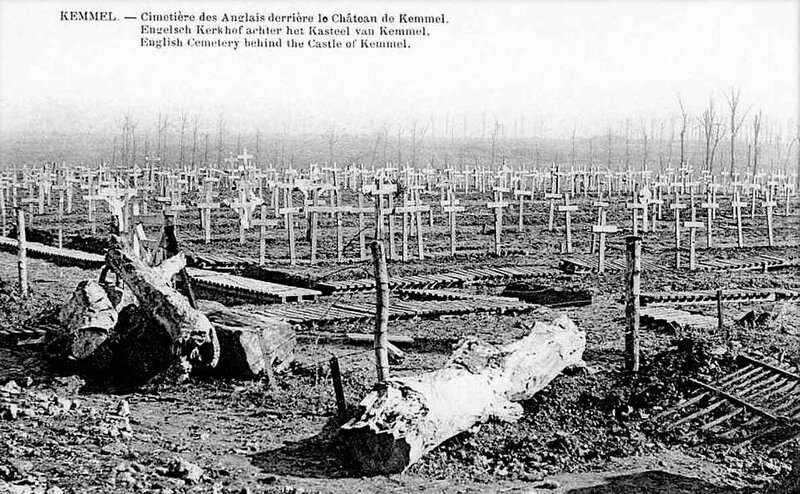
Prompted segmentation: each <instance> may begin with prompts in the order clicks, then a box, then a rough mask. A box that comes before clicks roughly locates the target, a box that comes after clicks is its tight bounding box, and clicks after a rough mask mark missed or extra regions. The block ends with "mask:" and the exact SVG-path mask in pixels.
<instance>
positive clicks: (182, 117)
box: [178, 111, 189, 168]
mask: <svg viewBox="0 0 800 494" xmlns="http://www.w3.org/2000/svg"><path fill="white" fill-rule="evenodd" d="M188 119H189V117H187V115H186V112H185V111H181V112H180V113H179V114H178V122H179V123H178V125H179V128H180V140H179V141H178V164H179V165H180V167H181V168H183V163H184V157H185V156H186V152H185V145H184V144H185V137H186V124H187V122H188Z"/></svg>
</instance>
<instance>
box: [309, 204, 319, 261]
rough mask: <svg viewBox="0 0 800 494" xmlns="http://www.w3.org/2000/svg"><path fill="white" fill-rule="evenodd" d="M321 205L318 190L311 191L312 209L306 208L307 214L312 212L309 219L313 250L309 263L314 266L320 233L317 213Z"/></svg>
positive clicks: (311, 249)
mask: <svg viewBox="0 0 800 494" xmlns="http://www.w3.org/2000/svg"><path fill="white" fill-rule="evenodd" d="M318 205H319V192H318V191H317V189H314V190H312V191H311V206H312V207H311V208H306V212H308V211H309V210H310V211H311V216H310V217H309V230H310V231H309V237H310V240H311V248H310V251H311V253H310V257H309V262H310V263H311V264H314V263H315V262H317V245H318V240H317V236H318V235H319V232H318V231H317V227H318V221H319V215H318V213H317V209H316V208H317V206H318Z"/></svg>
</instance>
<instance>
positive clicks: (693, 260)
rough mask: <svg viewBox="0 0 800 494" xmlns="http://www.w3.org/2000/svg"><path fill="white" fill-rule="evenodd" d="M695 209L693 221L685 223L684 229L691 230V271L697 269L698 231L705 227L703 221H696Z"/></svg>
mask: <svg viewBox="0 0 800 494" xmlns="http://www.w3.org/2000/svg"><path fill="white" fill-rule="evenodd" d="M694 211H695V210H694V208H692V219H691V221H684V222H683V226H684V228H688V229H689V271H694V270H695V269H697V236H696V235H697V233H696V232H697V229H698V228H702V227H703V222H702V221H696V218H695V212H694Z"/></svg>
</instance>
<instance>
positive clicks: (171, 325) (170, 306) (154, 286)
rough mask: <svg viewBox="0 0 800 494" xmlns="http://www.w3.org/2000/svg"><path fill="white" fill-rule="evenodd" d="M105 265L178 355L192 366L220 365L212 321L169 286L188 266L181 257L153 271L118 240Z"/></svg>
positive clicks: (113, 245)
mask: <svg viewBox="0 0 800 494" xmlns="http://www.w3.org/2000/svg"><path fill="white" fill-rule="evenodd" d="M106 263H107V264H108V266H109V267H110V268H111V269H112V270H113V271H114V273H116V275H117V276H119V277H120V278H121V279H122V280H123V281H124V282H125V284H126V285H128V287H129V288H130V289H131V291H132V292H133V294H134V295H136V298H137V299H138V300H139V305H140V306H141V307H142V308H143V309H144V310H146V311H147V313H148V314H149V315H151V316H152V318H153V319H154V320H155V321H157V322H158V323H159V324H160V325H161V326H162V327H163V328H164V329H165V330H166V332H167V333H168V334H169V336H170V338H171V339H172V342H173V351H174V353H175V354H176V355H178V356H180V357H182V358H184V359H187V360H188V362H189V363H192V364H194V363H199V364H204V365H209V366H211V367H214V366H215V365H216V364H217V361H218V360H219V342H218V341H217V338H216V332H215V331H214V327H213V326H212V324H211V321H209V320H208V318H207V317H206V316H205V314H203V313H202V312H200V311H199V310H197V309H193V308H192V307H191V305H190V304H189V301H188V300H187V298H186V297H184V296H183V295H181V294H180V293H179V292H178V291H177V290H175V289H174V288H173V287H172V286H171V283H170V280H171V278H172V276H173V275H174V274H175V273H177V272H178V271H180V269H182V268H183V267H184V266H185V265H186V258H185V257H184V255H183V254H182V253H179V254H178V255H176V256H173V257H171V258H169V259H167V260H165V261H164V263H163V264H162V267H150V266H148V265H147V264H145V263H144V262H142V261H141V260H140V259H138V258H137V257H136V256H135V255H133V254H132V252H130V250H129V249H127V247H125V246H124V245H123V244H122V243H121V242H120V240H119V239H118V238H115V240H114V244H112V248H110V249H109V250H108V252H107V253H106Z"/></svg>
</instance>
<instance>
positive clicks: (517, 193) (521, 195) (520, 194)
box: [514, 189, 533, 232]
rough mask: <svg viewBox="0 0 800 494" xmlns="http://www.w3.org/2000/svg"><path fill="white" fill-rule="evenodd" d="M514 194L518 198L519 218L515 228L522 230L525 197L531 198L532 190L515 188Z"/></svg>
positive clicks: (523, 225)
mask: <svg viewBox="0 0 800 494" xmlns="http://www.w3.org/2000/svg"><path fill="white" fill-rule="evenodd" d="M514 195H515V196H516V197H517V199H519V220H518V224H517V230H518V231H519V232H523V231H524V230H525V221H524V217H523V215H524V213H523V210H524V209H525V198H526V197H527V198H533V191H532V190H522V189H515V190H514Z"/></svg>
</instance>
